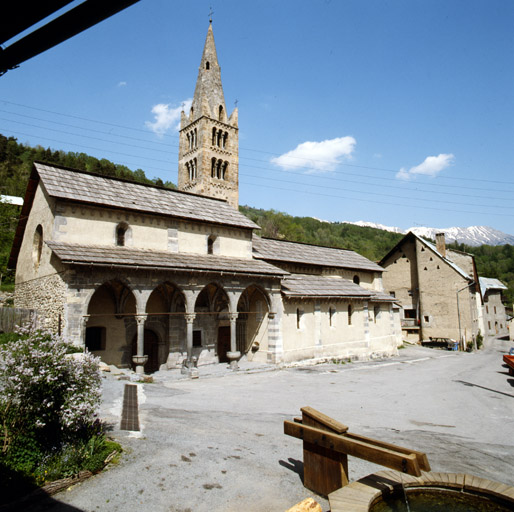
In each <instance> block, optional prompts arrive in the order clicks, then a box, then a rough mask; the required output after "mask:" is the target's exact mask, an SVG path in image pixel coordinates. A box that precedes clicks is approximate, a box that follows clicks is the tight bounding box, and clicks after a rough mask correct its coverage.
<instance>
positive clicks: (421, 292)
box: [379, 232, 483, 342]
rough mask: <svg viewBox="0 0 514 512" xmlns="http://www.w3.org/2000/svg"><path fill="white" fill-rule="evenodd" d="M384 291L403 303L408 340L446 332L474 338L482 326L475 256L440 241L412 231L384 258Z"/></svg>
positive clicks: (459, 337) (440, 237) (441, 237)
mask: <svg viewBox="0 0 514 512" xmlns="http://www.w3.org/2000/svg"><path fill="white" fill-rule="evenodd" d="M379 264H380V265H381V266H382V267H384V269H385V272H384V275H383V284H384V290H385V291H386V292H387V293H389V294H391V295H394V296H395V297H396V299H397V300H399V302H400V303H401V304H402V306H403V310H402V319H401V323H402V330H403V335H404V337H405V338H406V339H410V340H413V341H421V340H428V339H429V338H430V337H444V338H452V339H455V340H462V341H463V342H466V341H471V340H472V339H474V338H475V337H476V335H477V334H478V331H479V330H480V329H482V332H483V320H482V307H481V304H482V303H481V296H480V287H479V286H478V274H477V270H476V265H475V260H474V257H473V255H471V254H467V253H464V252H461V251H455V250H448V249H447V248H446V244H445V239H444V234H443V233H441V234H438V235H437V239H436V245H433V244H432V243H430V242H427V241H426V240H424V239H423V238H421V237H419V236H417V235H415V234H414V233H412V232H410V233H408V234H407V235H405V237H404V238H402V240H400V242H398V244H396V245H395V247H393V248H392V249H391V251H389V253H388V254H387V255H386V256H384V258H382V260H381V261H380V262H379Z"/></svg>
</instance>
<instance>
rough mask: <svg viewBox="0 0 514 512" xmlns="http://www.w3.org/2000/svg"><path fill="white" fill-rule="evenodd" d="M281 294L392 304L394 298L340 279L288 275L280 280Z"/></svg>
mask: <svg viewBox="0 0 514 512" xmlns="http://www.w3.org/2000/svg"><path fill="white" fill-rule="evenodd" d="M282 293H283V294H284V295H285V296H286V297H306V298H307V297H309V298H313V297H326V298H349V299H350V298H353V299H365V300H369V301H382V302H394V301H395V298H394V297H392V296H390V295H386V294H385V293H383V292H376V291H374V290H366V289H365V288H362V287H361V286H359V285H357V284H355V283H353V282H352V281H348V280H347V279H342V278H341V277H327V276H313V275H307V274H290V275H288V276H286V277H285V278H284V279H283V280H282Z"/></svg>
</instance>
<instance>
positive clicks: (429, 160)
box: [396, 153, 455, 180]
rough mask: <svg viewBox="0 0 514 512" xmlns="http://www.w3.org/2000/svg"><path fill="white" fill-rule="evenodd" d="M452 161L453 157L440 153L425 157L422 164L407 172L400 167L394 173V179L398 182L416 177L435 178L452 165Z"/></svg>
mask: <svg viewBox="0 0 514 512" xmlns="http://www.w3.org/2000/svg"><path fill="white" fill-rule="evenodd" d="M454 160H455V156H454V155H452V154H451V153H450V154H446V153H441V154H439V155H437V156H427V157H426V158H425V160H424V161H423V162H422V163H420V164H419V165H416V166H415V167H411V168H410V169H409V170H406V169H405V167H402V168H401V169H400V170H399V171H398V172H397V173H396V177H397V178H398V179H399V180H410V179H411V178H412V177H414V176H416V175H423V176H430V177H431V178H435V177H436V176H437V175H438V174H439V173H440V172H441V171H442V170H444V169H446V168H447V167H449V166H450V165H452V164H453V162H454Z"/></svg>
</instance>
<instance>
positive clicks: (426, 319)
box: [423, 315, 430, 324]
mask: <svg viewBox="0 0 514 512" xmlns="http://www.w3.org/2000/svg"><path fill="white" fill-rule="evenodd" d="M423 318H424V319H425V323H426V324H428V322H429V321H430V318H429V317H428V316H427V315H425V316H424V317H423Z"/></svg>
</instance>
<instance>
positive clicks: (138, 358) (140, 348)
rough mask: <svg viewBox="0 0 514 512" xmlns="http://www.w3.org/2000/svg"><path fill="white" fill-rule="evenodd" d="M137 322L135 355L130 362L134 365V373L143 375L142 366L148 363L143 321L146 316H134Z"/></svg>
mask: <svg viewBox="0 0 514 512" xmlns="http://www.w3.org/2000/svg"><path fill="white" fill-rule="evenodd" d="M135 319H136V322H137V354H136V355H135V356H134V355H133V356H132V361H134V363H135V364H136V373H144V371H145V369H144V366H145V364H146V363H147V361H148V356H147V355H144V351H145V321H146V315H136V316H135Z"/></svg>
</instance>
